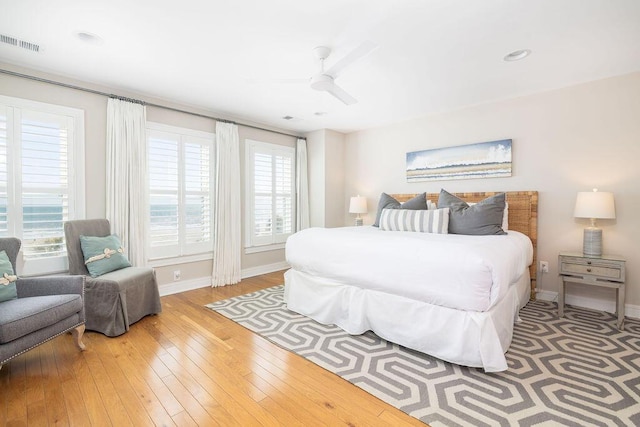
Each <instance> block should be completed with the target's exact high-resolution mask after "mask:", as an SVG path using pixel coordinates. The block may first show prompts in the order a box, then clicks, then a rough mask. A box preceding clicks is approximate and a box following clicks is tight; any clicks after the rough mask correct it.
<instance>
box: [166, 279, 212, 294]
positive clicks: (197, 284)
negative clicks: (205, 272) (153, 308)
mask: <svg viewBox="0 0 640 427" xmlns="http://www.w3.org/2000/svg"><path fill="white" fill-rule="evenodd" d="M207 286H211V276H208V277H199V278H197V279H191V280H180V281H179V282H173V283H167V284H166V285H160V286H159V287H158V290H159V291H160V296H161V297H163V296H165V295H172V294H179V293H180V292H186V291H191V290H193V289H199V288H206V287H207Z"/></svg>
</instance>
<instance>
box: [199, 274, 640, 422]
mask: <svg viewBox="0 0 640 427" xmlns="http://www.w3.org/2000/svg"><path fill="white" fill-rule="evenodd" d="M282 294H283V286H282V285H281V286H276V287H273V288H268V289H263V290H260V291H258V292H254V293H251V294H246V295H241V296H238V297H234V298H231V299H227V300H224V301H218V302H215V303H212V304H208V305H207V307H209V308H211V309H212V310H214V311H216V312H218V313H220V314H222V315H223V316H225V317H228V318H229V319H231V320H233V321H235V322H237V323H239V324H241V325H243V326H244V327H246V328H247V329H249V330H251V331H253V332H256V333H257V334H259V335H261V336H263V337H265V338H267V339H268V340H270V341H272V342H273V343H275V344H277V345H279V346H281V347H283V348H285V349H287V350H290V351H292V352H294V353H296V354H298V355H300V356H302V357H304V358H306V359H308V360H310V361H312V362H314V363H315V364H317V365H319V366H321V367H323V368H325V369H327V370H329V371H331V372H333V373H335V374H337V375H339V376H340V377H342V378H344V379H345V380H347V381H349V382H351V383H353V384H354V385H356V386H358V387H360V388H362V389H363V390H365V391H367V392H368V393H370V394H372V395H374V396H376V397H378V398H379V399H381V400H383V401H385V402H387V403H389V404H390V405H393V406H395V407H396V408H398V409H400V410H401V411H403V412H406V413H407V414H409V415H411V416H413V417H415V418H417V419H419V420H421V421H423V422H425V423H427V424H429V425H431V426H433V427H435V426H439V425H442V426H469V425H473V426H511V425H521V426H531V425H554V426H557V425H570V426H587V425H589V426H590V425H594V426H613V425H620V426H623V425H634V426H638V425H640V321H638V320H636V319H629V318H627V319H626V321H625V330H624V331H619V330H618V329H617V328H616V326H615V317H614V315H613V314H610V313H604V312H599V311H593V310H587V309H581V308H577V307H568V309H567V310H565V316H566V317H565V318H562V319H559V318H558V317H557V316H556V311H557V305H556V304H555V303H552V302H548V301H535V302H530V303H529V304H527V306H526V307H525V308H524V309H522V310H521V312H520V318H521V319H522V322H521V323H518V324H516V325H515V330H514V336H513V341H512V343H511V347H510V348H509V351H508V352H507V354H506V356H507V363H508V365H509V369H508V370H507V371H504V372H497V373H485V372H484V370H482V369H478V368H469V367H463V366H458V365H454V364H451V363H448V362H444V361H441V360H439V359H436V358H434V357H431V356H428V355H425V354H423V353H419V352H416V351H414V350H410V349H407V348H405V347H402V346H399V345H397V344H393V343H390V342H387V341H385V340H383V339H381V338H379V337H378V336H376V335H375V334H373V333H372V332H367V333H365V334H362V335H357V336H354V335H349V334H347V333H346V332H344V331H343V330H342V329H340V328H338V327H337V326H334V325H322V324H320V323H318V322H316V321H314V320H312V319H310V318H308V317H305V316H302V315H300V314H297V313H294V312H292V311H289V310H287V308H286V306H285V304H284V303H283V300H282V297H283V295H282Z"/></svg>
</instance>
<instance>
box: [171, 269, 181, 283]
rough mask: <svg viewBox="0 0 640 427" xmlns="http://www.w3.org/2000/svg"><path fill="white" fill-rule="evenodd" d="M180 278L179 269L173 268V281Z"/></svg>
mask: <svg viewBox="0 0 640 427" xmlns="http://www.w3.org/2000/svg"><path fill="white" fill-rule="evenodd" d="M178 280H180V270H173V281H174V282H177V281H178Z"/></svg>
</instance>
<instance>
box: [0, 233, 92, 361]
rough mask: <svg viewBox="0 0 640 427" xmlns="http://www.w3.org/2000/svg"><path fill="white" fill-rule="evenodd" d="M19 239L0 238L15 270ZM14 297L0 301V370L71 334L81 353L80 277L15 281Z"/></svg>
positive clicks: (81, 291) (81, 300) (81, 312)
mask: <svg viewBox="0 0 640 427" xmlns="http://www.w3.org/2000/svg"><path fill="white" fill-rule="evenodd" d="M20 246H21V242H20V240H18V239H16V238H13V237H9V238H0V251H2V250H4V251H6V253H7V257H8V258H9V261H11V265H12V266H13V271H16V257H17V256H18V252H19V251H20ZM16 290H17V293H18V298H16V299H12V300H9V301H3V302H0V368H2V365H3V364H5V363H6V362H8V361H9V360H11V359H13V358H14V357H16V356H19V355H20V354H22V353H24V352H26V351H29V350H31V349H32V348H34V347H37V346H38V345H40V344H43V343H45V342H47V341H49V340H50V339H53V338H55V337H57V336H58V335H61V334H63V333H65V332H68V331H71V332H72V333H73V335H74V338H75V342H76V345H77V346H78V348H80V350H84V344H83V343H82V334H83V333H84V277H83V276H71V277H69V276H51V277H31V278H24V279H20V278H19V279H18V280H16Z"/></svg>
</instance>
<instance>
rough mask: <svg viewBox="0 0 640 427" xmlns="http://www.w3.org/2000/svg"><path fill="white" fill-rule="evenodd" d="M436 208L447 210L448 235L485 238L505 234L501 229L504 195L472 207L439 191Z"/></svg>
mask: <svg viewBox="0 0 640 427" xmlns="http://www.w3.org/2000/svg"><path fill="white" fill-rule="evenodd" d="M438 208H449V209H450V210H451V211H450V212H449V233H450V234H468V235H475V236H485V235H494V234H507V233H505V231H504V230H503V229H502V215H503V214H504V208H505V195H504V193H501V194H496V195H495V196H491V197H488V198H486V199H484V200H482V201H481V202H478V203H476V204H475V205H473V206H469V204H468V203H466V202H465V201H464V200H462V199H460V198H459V197H456V196H454V195H453V194H451V193H449V192H447V191H445V190H440V197H438Z"/></svg>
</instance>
